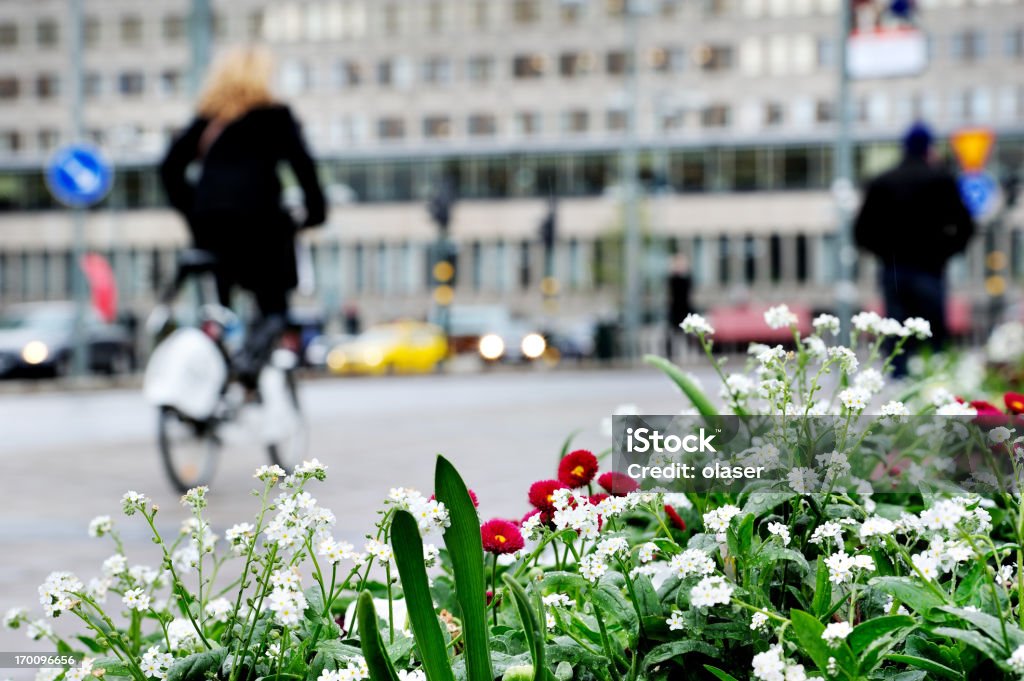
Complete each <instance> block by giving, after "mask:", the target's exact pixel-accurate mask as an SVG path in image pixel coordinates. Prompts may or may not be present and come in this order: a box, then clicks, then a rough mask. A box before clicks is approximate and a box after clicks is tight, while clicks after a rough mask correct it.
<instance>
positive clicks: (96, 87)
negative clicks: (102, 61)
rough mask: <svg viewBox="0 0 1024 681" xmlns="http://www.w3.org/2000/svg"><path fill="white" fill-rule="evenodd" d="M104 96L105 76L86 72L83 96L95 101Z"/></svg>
mask: <svg viewBox="0 0 1024 681" xmlns="http://www.w3.org/2000/svg"><path fill="white" fill-rule="evenodd" d="M101 94H103V76H101V75H100V74H98V73H96V72H95V71H89V72H86V74H85V75H84V76H82V96H83V97H87V98H89V99H95V98H96V97H99V96H100V95H101Z"/></svg>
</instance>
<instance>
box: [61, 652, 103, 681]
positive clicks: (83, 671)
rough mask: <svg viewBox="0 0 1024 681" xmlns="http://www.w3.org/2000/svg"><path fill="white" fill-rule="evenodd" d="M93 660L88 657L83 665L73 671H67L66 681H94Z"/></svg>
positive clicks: (65, 674) (83, 661)
mask: <svg viewBox="0 0 1024 681" xmlns="http://www.w3.org/2000/svg"><path fill="white" fill-rule="evenodd" d="M92 664H93V659H92V658H91V657H87V658H85V659H84V660H82V664H80V665H79V666H77V667H73V668H72V669H69V670H67V671H66V672H65V673H64V681H85V680H86V679H93V678H95V677H94V676H93V668H92Z"/></svg>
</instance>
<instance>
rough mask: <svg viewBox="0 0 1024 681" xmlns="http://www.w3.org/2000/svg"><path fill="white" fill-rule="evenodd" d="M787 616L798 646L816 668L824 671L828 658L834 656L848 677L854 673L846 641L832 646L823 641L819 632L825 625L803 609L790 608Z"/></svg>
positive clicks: (853, 664) (823, 629)
mask: <svg viewBox="0 0 1024 681" xmlns="http://www.w3.org/2000/svg"><path fill="white" fill-rule="evenodd" d="M789 618H790V620H791V621H792V622H793V633H794V634H795V635H796V638H797V640H798V641H799V643H800V647H801V648H803V650H804V652H805V653H807V655H808V657H810V658H811V659H812V660H814V664H816V665H817V666H818V669H819V670H820V671H822V672H824V671H825V670H826V669H828V661H829V658H833V657H834V658H835V659H836V663H837V664H838V665H839V668H840V669H842V670H844V671H845V672H846V674H847V676H849V677H851V678H852V677H854V676H855V675H856V674H855V673H856V667H857V665H856V663H855V662H854V659H853V653H851V652H850V647H849V646H848V645H847V644H846V642H845V641H844V642H842V643H840V644H839V645H837V646H835V647H832V646H830V645H828V644H827V643H825V641H824V639H822V638H821V634H822V633H823V632H824V631H825V625H824V624H822V623H821V622H819V621H818V620H817V619H816V618H815V617H813V616H812V615H810V614H809V613H806V612H804V611H803V610H791V611H790V613H789Z"/></svg>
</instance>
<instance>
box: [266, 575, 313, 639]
mask: <svg viewBox="0 0 1024 681" xmlns="http://www.w3.org/2000/svg"><path fill="white" fill-rule="evenodd" d="M270 583H271V584H273V586H274V590H273V591H271V592H270V598H269V601H270V610H271V612H273V613H274V619H275V620H276V621H277V623H278V624H280V625H281V626H283V627H294V626H296V625H297V624H298V623H299V619H300V618H301V617H302V613H303V611H304V610H305V609H306V605H307V603H306V597H305V596H304V595H303V594H302V590H301V583H300V580H299V571H298V570H297V569H296V568H292V569H290V570H278V571H276V572H274V574H272V575H271V576H270Z"/></svg>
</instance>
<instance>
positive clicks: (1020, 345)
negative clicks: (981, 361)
mask: <svg viewBox="0 0 1024 681" xmlns="http://www.w3.org/2000/svg"><path fill="white" fill-rule="evenodd" d="M985 354H987V355H988V358H989V359H990V360H991V361H993V362H999V363H1000V364H1006V363H1012V362H1016V361H1017V360H1018V359H1020V358H1021V356H1024V324H1022V323H1021V322H1006V323H1005V324H1000V325H999V326H997V327H996V328H995V329H993V330H992V335H991V336H989V338H988V342H987V343H986V344H985Z"/></svg>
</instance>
